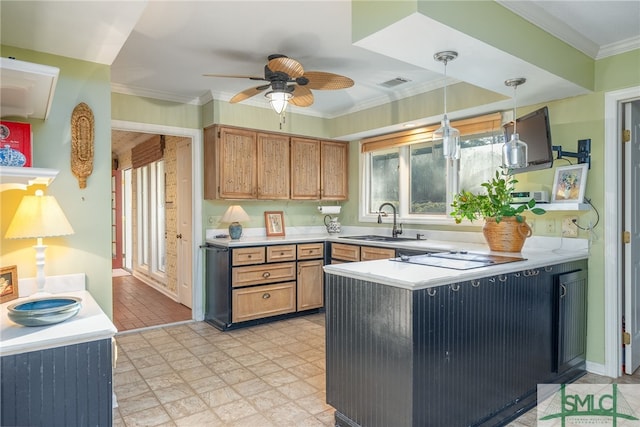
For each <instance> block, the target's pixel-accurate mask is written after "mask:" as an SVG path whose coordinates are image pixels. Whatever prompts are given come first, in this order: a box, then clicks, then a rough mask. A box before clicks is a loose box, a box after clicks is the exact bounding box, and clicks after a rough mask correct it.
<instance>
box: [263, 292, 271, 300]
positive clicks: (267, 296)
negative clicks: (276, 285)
mask: <svg viewBox="0 0 640 427" xmlns="http://www.w3.org/2000/svg"><path fill="white" fill-rule="evenodd" d="M269 298H271V294H270V293H269V292H265V293H264V294H262V299H269Z"/></svg>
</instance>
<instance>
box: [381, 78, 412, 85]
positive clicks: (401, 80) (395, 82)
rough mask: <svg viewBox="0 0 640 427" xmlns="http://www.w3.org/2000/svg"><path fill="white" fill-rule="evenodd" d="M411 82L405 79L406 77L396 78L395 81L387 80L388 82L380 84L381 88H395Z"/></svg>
mask: <svg viewBox="0 0 640 427" xmlns="http://www.w3.org/2000/svg"><path fill="white" fill-rule="evenodd" d="M410 81H411V80H409V79H405V78H404V77H396V78H395V79H391V80H387V81H386V82H382V83H380V86H384V87H395V86H398V85H401V84H404V83H408V82H410Z"/></svg>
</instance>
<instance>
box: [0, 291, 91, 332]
mask: <svg viewBox="0 0 640 427" xmlns="http://www.w3.org/2000/svg"><path fill="white" fill-rule="evenodd" d="M81 302H82V299H81V298H76V297H46V298H38V299H32V300H29V301H25V302H17V303H14V304H11V305H10V306H8V307H7V310H8V311H9V313H8V314H9V319H11V320H13V321H14V322H16V323H17V324H19V325H23V326H47V325H53V324H55V323H60V322H64V321H65V320H67V319H70V318H72V317H73V316H75V315H76V314H78V311H80V308H81V307H82V304H81Z"/></svg>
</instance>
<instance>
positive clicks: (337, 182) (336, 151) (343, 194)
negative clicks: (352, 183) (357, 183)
mask: <svg viewBox="0 0 640 427" xmlns="http://www.w3.org/2000/svg"><path fill="white" fill-rule="evenodd" d="M320 144H321V145H320V159H321V164H322V166H321V167H320V171H321V173H322V178H321V183H322V184H321V185H322V186H321V188H320V198H322V199H324V200H347V199H348V198H349V144H348V143H345V142H336V141H322V142H321V143H320Z"/></svg>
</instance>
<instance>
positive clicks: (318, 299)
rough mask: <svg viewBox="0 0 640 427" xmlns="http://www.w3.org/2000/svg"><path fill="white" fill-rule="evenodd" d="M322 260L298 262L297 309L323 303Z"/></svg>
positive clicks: (308, 308) (317, 305) (318, 305)
mask: <svg viewBox="0 0 640 427" xmlns="http://www.w3.org/2000/svg"><path fill="white" fill-rule="evenodd" d="M323 265H324V262H323V260H321V259H318V260H313V261H303V262H299V263H298V306H297V307H298V310H299V311H302V310H310V309H312V308H319V307H322V306H323V305H324V286H323V285H324V283H323V271H322V266H323Z"/></svg>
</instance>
